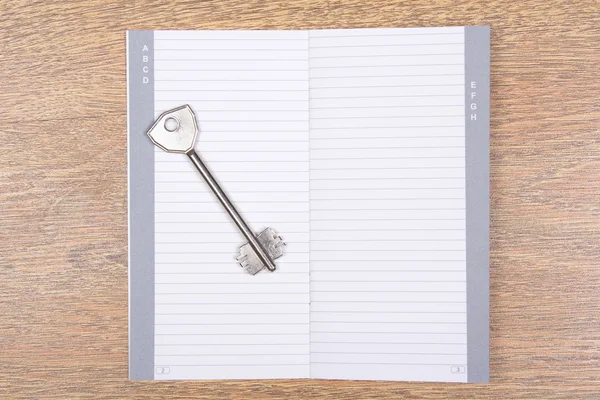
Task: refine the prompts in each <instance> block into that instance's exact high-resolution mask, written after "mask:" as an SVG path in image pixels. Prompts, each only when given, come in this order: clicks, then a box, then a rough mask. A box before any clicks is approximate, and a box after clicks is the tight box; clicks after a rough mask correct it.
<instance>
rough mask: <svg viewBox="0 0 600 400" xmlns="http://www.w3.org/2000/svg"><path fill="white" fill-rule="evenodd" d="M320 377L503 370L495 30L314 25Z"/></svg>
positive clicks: (470, 378)
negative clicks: (496, 236)
mask: <svg viewBox="0 0 600 400" xmlns="http://www.w3.org/2000/svg"><path fill="white" fill-rule="evenodd" d="M309 49H310V50H309V54H310V193H311V197H310V208H311V213H310V218H311V222H310V230H311V243H310V247H311V252H310V258H311V287H310V288H311V306H310V307H311V309H310V314H311V376H312V377H313V378H325V379H375V380H417V381H445V382H486V381H488V380H489V311H488V310H489V28H488V27H468V28H463V27H451V28H411V29H360V30H323V31H310V33H309Z"/></svg>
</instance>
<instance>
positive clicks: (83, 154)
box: [0, 0, 600, 399]
mask: <svg viewBox="0 0 600 400" xmlns="http://www.w3.org/2000/svg"><path fill="white" fill-rule="evenodd" d="M0 10H1V11H2V12H1V16H2V18H0V28H1V29H0V82H1V85H0V105H1V107H0V188H1V190H0V243H1V247H0V398H3V399H4V398H5V399H17V398H28V399H31V398H56V399H62V398H92V397H104V398H125V397H131V398H141V397H144V398H156V399H164V398H170V397H171V398H206V399H208V398H214V399H232V398H243V399H258V398H261V399H262V398H281V399H304V398H329V399H367V398H380V399H391V398H429V399H434V398H435V399H439V398H452V399H459V398H471V399H472V398H497V399H516V398H545V399H550V398H577V399H582V398H588V399H592V398H594V399H597V398H600V250H599V249H600V247H599V245H600V220H599V217H600V196H599V195H600V2H599V1H598V0H589V1H587V0H570V1H568V0H564V1H553V0H533V1H500V0H490V1H466V0H461V1H449V0H448V1H446V0H435V1H432V0H415V1H379V0H362V1H361V0H345V1H342V0H321V1H319V0H299V1H264V0H232V1H223V0H210V1H129V2H126V1H120V0H105V1H94V2H92V1H32V0H21V1H8V0H2V1H1V2H0ZM483 24H486V25H487V24H489V25H491V27H492V67H491V69H492V122H491V126H492V139H491V155H492V165H491V174H492V182H491V188H492V202H491V210H492V212H491V214H492V220H491V228H492V229H491V239H492V256H491V304H492V306H491V380H492V383H491V384H490V385H468V384H425V383H402V382H352V381H351V382H348V381H318V380H292V381H239V382H236V381H216V382H210V381H197V382H150V383H146V382H129V381H128V380H127V181H126V171H127V159H126V90H125V30H126V29H174V28H175V29H311V28H348V27H413V26H446V25H483Z"/></svg>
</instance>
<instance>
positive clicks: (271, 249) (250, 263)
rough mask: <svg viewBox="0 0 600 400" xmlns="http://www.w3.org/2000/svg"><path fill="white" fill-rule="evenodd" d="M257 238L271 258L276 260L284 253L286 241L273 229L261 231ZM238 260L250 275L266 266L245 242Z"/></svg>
mask: <svg viewBox="0 0 600 400" xmlns="http://www.w3.org/2000/svg"><path fill="white" fill-rule="evenodd" d="M256 238H257V239H258V242H259V243H260V244H261V245H262V247H263V249H265V250H266V251H267V255H268V256H269V257H270V258H271V260H276V259H278V258H279V257H281V256H282V255H283V246H285V243H284V242H283V239H281V236H279V235H278V234H277V233H276V232H275V231H274V230H273V229H271V228H267V229H265V230H264V231H262V232H261V233H259V234H258V235H257V236H256ZM237 260H238V261H239V262H240V264H241V265H242V268H244V269H245V270H246V272H247V273H249V274H250V275H256V274H257V273H258V272H260V271H261V270H262V269H263V268H264V265H263V263H262V262H261V261H260V259H259V258H258V257H257V256H256V253H255V252H254V251H253V250H252V247H250V244H245V245H243V246H241V247H240V255H239V256H238V257H237Z"/></svg>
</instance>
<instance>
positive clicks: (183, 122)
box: [147, 104, 198, 153]
mask: <svg viewBox="0 0 600 400" xmlns="http://www.w3.org/2000/svg"><path fill="white" fill-rule="evenodd" d="M197 134H198V125H197V123H196V116H195V115H194V112H193V111H192V109H191V108H190V106H188V105H187V104H186V105H184V106H181V107H177V108H174V109H172V110H169V111H165V112H164V113H162V114H161V115H160V116H159V117H158V118H157V119H156V121H155V122H154V125H152V127H151V128H150V129H148V132H147V135H148V137H150V140H152V143H154V144H155V145H157V146H158V147H160V148H161V149H163V150H164V151H166V152H169V153H187V152H189V151H191V150H193V149H194V143H196V135H197Z"/></svg>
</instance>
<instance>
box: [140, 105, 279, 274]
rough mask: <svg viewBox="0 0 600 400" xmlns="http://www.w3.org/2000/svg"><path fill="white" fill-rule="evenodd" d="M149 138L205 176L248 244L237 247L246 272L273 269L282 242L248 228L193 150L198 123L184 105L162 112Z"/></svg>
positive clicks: (266, 232)
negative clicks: (190, 163) (186, 158)
mask: <svg viewBox="0 0 600 400" xmlns="http://www.w3.org/2000/svg"><path fill="white" fill-rule="evenodd" d="M147 135H148V137H150V140H152V142H153V143H154V144H155V145H156V146H158V147H159V148H161V149H162V150H164V151H166V152H168V153H180V154H186V155H187V156H188V157H189V158H190V160H191V161H192V163H193V164H194V166H195V167H196V169H197V170H198V172H200V175H202V177H203V178H204V180H205V181H206V183H207V184H208V186H209V187H210V189H211V190H212V191H213V193H214V194H215V196H217V199H218V200H219V201H220V202H221V204H222V205H223V207H224V208H225V210H226V211H227V213H228V214H229V215H230V216H231V218H232V219H233V222H234V223H235V224H236V225H237V227H238V228H239V230H240V232H241V233H242V234H243V235H244V237H245V238H246V239H247V240H248V243H247V244H245V245H243V246H242V247H241V248H240V256H238V261H239V262H240V264H241V265H242V268H244V270H245V271H247V272H248V273H250V274H252V275H254V274H256V273H258V272H259V271H260V270H262V269H263V268H265V267H266V268H267V269H268V270H270V271H275V269H276V266H275V263H274V262H273V260H274V259H276V258H279V257H281V255H282V254H283V248H282V246H283V241H282V240H281V237H280V236H278V235H277V234H276V233H275V231H274V230H272V229H271V228H267V229H265V230H264V231H262V232H261V233H260V234H259V235H258V236H254V233H253V232H252V231H251V230H250V228H249V227H248V224H247V223H246V222H245V221H244V219H243V218H242V217H241V215H240V214H239V213H238V211H237V210H236V209H235V207H234V206H233V204H232V203H231V201H230V200H229V198H228V197H227V195H226V194H225V192H224V191H223V189H221V186H219V184H218V183H217V181H216V180H215V178H214V177H213V176H212V174H211V173H210V171H209V170H208V168H207V167H206V165H205V164H204V163H203V162H202V160H201V159H200V156H198V154H197V153H196V151H195V150H194V144H195V143H196V136H197V135H198V125H197V123H196V116H195V115H194V112H193V111H192V109H191V108H190V106H188V105H187V104H186V105H184V106H181V107H177V108H174V109H172V110H169V111H166V112H164V113H162V114H161V115H160V116H159V117H158V118H157V119H156V121H155V122H154V124H153V125H152V127H150V129H149V130H148V132H147Z"/></svg>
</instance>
